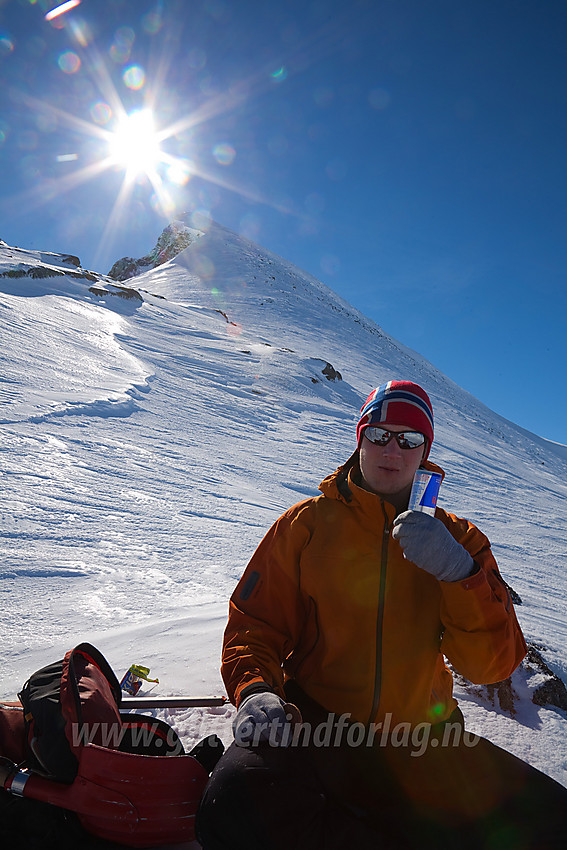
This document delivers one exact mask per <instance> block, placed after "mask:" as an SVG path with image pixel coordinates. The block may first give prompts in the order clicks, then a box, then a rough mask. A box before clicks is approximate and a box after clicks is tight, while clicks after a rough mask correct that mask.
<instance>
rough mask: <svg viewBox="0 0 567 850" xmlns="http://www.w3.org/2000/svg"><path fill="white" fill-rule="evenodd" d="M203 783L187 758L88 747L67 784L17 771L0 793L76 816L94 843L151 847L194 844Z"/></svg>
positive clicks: (198, 767)
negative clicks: (96, 841)
mask: <svg viewBox="0 0 567 850" xmlns="http://www.w3.org/2000/svg"><path fill="white" fill-rule="evenodd" d="M208 778H209V777H208V773H207V771H206V770H205V768H204V767H203V766H202V765H201V764H200V763H199V762H198V761H197V759H195V758H193V756H191V755H179V756H147V755H138V754H133V753H123V752H120V751H118V750H108V749H106V748H105V747H99V746H97V745H96V744H87V746H85V747H84V748H83V749H82V752H81V755H80V759H79V768H78V772H77V776H76V778H75V780H74V781H73V783H72V784H71V785H67V784H65V783H63V782H54V781H53V780H51V779H45V778H44V777H42V776H38V775H36V774H33V773H28V772H27V771H18V772H17V773H15V774H11V776H9V777H8V779H7V780H6V783H5V789H6V791H9V792H10V793H12V794H17V795H19V796H22V797H28V798H31V799H34V800H41V801H42V802H45V803H51V804H52V805H54V806H59V807H61V808H63V809H67V810H69V811H72V812H76V814H77V816H78V818H79V821H80V822H81V825H82V826H83V827H84V828H85V829H86V830H87V831H88V832H90V833H92V834H93V835H97V836H98V837H99V838H104V839H107V840H109V841H115V842H118V843H120V844H124V845H127V846H128V847H152V846H156V845H160V844H178V843H182V842H188V841H193V840H194V839H195V816H196V814H197V808H198V806H199V801H200V799H201V795H202V793H203V790H204V788H205V785H206V784H207V780H208Z"/></svg>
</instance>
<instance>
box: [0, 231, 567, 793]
mask: <svg viewBox="0 0 567 850" xmlns="http://www.w3.org/2000/svg"><path fill="white" fill-rule="evenodd" d="M190 227H191V223H190V220H189V219H185V220H181V221H180V222H179V223H177V222H176V223H175V228H172V229H171V230H170V231H169V236H171V238H172V242H173V243H175V248H176V250H175V255H174V256H173V255H171V256H170V257H169V259H166V260H165V262H161V263H160V264H159V265H155V266H154V267H148V266H144V265H143V264H142V265H140V266H136V270H137V271H140V269H142V268H144V269H145V270H144V271H143V273H141V274H136V276H135V277H133V278H129V280H128V284H127V285H126V284H121V283H118V282H116V281H111V279H110V278H109V277H105V276H102V275H100V276H96V280H90V279H89V278H87V277H86V273H83V270H82V269H81V267H80V264H76V263H75V262H74V260H73V259H72V258H71V255H56V254H52V253H49V252H32V251H24V250H23V249H15V248H10V247H9V246H7V245H5V244H4V245H0V324H1V327H2V336H1V343H0V344H1V357H2V374H1V380H0V423H1V426H2V443H1V446H0V449H1V453H0V482H1V483H2V496H3V499H2V509H3V516H2V527H1V529H0V577H1V578H2V588H3V589H4V590H5V592H6V594H7V597H6V598H7V599H9V605H6V606H4V620H5V624H6V628H5V633H4V635H3V639H2V657H1V658H0V665H1V670H2V691H3V695H5V696H7V695H13V694H14V693H15V692H16V690H17V689H18V688H19V687H20V686H21V685H22V683H23V681H24V680H25V678H27V676H28V675H29V673H30V672H32V671H33V670H34V669H36V668H38V667H39V666H41V664H43V663H48V662H50V661H53V660H55V659H56V658H57V657H60V654H61V653H62V652H63V651H65V650H67V649H68V648H70V646H72V645H73V644H75V643H78V642H80V641H81V640H91V642H92V643H94V644H95V645H97V646H99V648H100V649H101V651H103V652H104V653H105V655H107V657H108V658H109V660H110V661H111V663H112V664H113V666H114V667H115V669H116V670H117V672H118V673H120V672H122V671H123V670H125V669H126V668H127V667H128V666H130V664H132V663H142V664H146V666H150V667H151V668H152V670H153V671H155V675H157V676H158V677H159V679H160V682H161V685H160V688H161V689H162V693H179V692H183V691H185V692H188V693H193V694H203V693H209V694H210V693H219V692H222V685H221V682H220V678H219V673H218V655H219V649H220V640H221V634H222V629H223V625H224V619H225V616H226V607H227V599H228V596H229V594H230V592H231V591H232V588H233V586H234V584H235V583H236V580H237V578H238V577H239V575H240V574H241V572H242V570H243V568H244V566H245V564H246V562H247V560H248V558H249V556H250V555H251V554H252V552H253V550H254V549H255V547H256V545H257V544H258V542H259V541H260V539H261V537H262V535H263V534H264V532H265V531H266V529H267V528H268V526H269V525H270V523H271V522H272V521H273V520H274V519H276V517H277V516H278V515H279V514H280V513H281V512H282V511H283V510H285V509H286V508H287V507H289V505H290V504H292V503H293V502H296V501H298V500H300V499H302V498H304V497H306V496H309V495H313V494H315V493H316V492H317V485H318V483H319V481H320V480H321V479H322V478H323V477H324V476H325V475H326V474H327V473H328V472H329V471H331V470H332V469H334V468H335V467H336V466H338V464H339V463H341V462H342V461H343V460H345V459H346V457H348V455H349V454H350V453H351V451H352V449H353V447H354V442H355V436H354V427H355V423H356V420H357V418H358V411H359V408H360V406H361V404H362V402H363V401H364V399H365V398H366V395H367V394H368V392H369V391H370V389H372V388H373V387H374V386H376V385H377V384H379V383H382V382H383V381H385V380H388V379H396V378H408V377H409V378H411V379H413V380H416V381H418V382H419V383H421V384H422V385H423V386H424V387H425V388H426V389H427V391H428V392H429V393H430V395H431V397H432V401H433V405H434V409H435V417H436V437H435V443H434V445H433V450H432V459H433V460H434V461H436V462H437V463H439V464H440V465H441V466H443V467H444V469H445V470H446V473H447V475H446V479H445V481H444V483H443V487H442V490H441V495H440V504H441V505H442V506H443V507H445V508H447V509H448V510H450V511H453V512H455V513H457V514H459V515H462V516H467V517H469V518H470V519H471V520H472V521H473V522H476V523H477V524H478V525H479V526H480V528H481V529H482V530H483V531H484V532H485V533H486V534H487V535H488V536H489V537H490V539H491V540H492V543H493V548H494V551H495V554H496V557H497V560H498V562H499V564H500V567H501V569H502V572H503V575H504V577H505V579H506V580H507V581H508V582H509V584H510V585H511V586H512V587H513V588H514V590H515V591H516V592H517V593H518V595H519V597H520V598H521V600H522V602H521V604H519V605H518V614H519V617H520V620H521V623H522V625H523V628H524V630H525V632H526V634H527V637H528V639H529V640H530V641H531V642H532V643H533V644H534V645H535V644H537V646H538V647H539V650H538V651H539V652H540V653H541V656H542V659H543V661H544V663H545V664H546V665H547V669H548V671H549V672H548V673H546V672H545V671H544V670H543V668H541V669H538V668H537V667H536V666H535V664H536V660H537V659H535V656H533V657H532V658H531V662H530V663H531V665H532V666H531V667H530V666H529V665H528V666H526V667H525V668H523V669H522V670H521V671H519V673H518V675H517V676H516V679H515V680H514V682H513V683H512V684H513V689H512V692H511V693H509V694H502V693H499V692H496V691H493V692H486V691H485V690H483V689H479V690H478V691H474V690H471V689H470V688H467V687H466V686H465V685H464V684H462V683H461V684H459V685H458V694H457V695H458V698H459V700H460V702H461V706H462V708H463V711H464V713H465V716H466V718H467V722H468V724H469V727H470V728H471V730H472V731H479V732H481V733H482V734H486V735H487V736H488V737H490V738H492V739H493V740H495V741H496V742H497V743H501V744H502V745H504V746H506V747H508V748H509V749H511V750H512V751H513V752H517V753H518V755H520V756H522V757H524V758H528V760H530V761H532V763H535V764H537V766H539V767H541V768H542V769H544V770H547V771H548V772H550V773H551V774H552V775H555V776H557V778H559V779H560V780H561V781H563V782H565V783H566V784H567V771H566V768H565V763H566V755H567V754H566V750H565V744H564V742H565V737H566V736H565V732H566V731H567V715H566V714H565V711H563V710H562V709H560V708H558V707H555V708H549V707H545V708H544V707H542V706H538V705H536V704H535V703H534V702H533V701H532V698H533V696H534V695H535V693H536V692H537V690H538V688H539V686H540V685H541V684H542V682H543V679H545V677H547V678H549V677H550V676H553V675H557V676H559V677H561V678H562V679H564V680H565V679H567V654H566V650H565V647H566V646H567V623H566V622H565V616H564V613H563V612H564V599H565V591H566V586H565V584H566V579H565V573H564V557H565V527H566V525H567V486H566V483H565V482H566V481H567V460H566V458H565V454H564V451H565V447H562V446H557V445H556V444H553V443H549V441H545V440H542V439H540V438H539V437H537V436H535V435H533V434H529V433H528V432H526V431H524V430H522V429H521V428H518V427H517V426H516V425H514V424H513V423H510V422H507V421H506V420H504V419H502V418H501V417H499V416H497V415H496V414H495V413H493V412H492V411H490V410H489V409H488V408H487V407H485V406H484V405H482V404H481V403H480V402H479V401H478V400H477V399H475V398H474V397H472V396H471V395H470V394H468V393H466V392H465V391H463V390H462V389H461V388H460V387H458V386H457V385H456V384H455V383H454V382H452V381H450V380H448V379H447V378H446V377H445V376H444V375H443V374H442V373H441V372H439V371H438V370H437V369H436V368H435V367H434V366H433V365H432V364H431V363H428V362H427V361H426V360H425V359H424V358H422V357H421V356H420V355H419V354H417V353H416V352H414V351H411V350H410V349H408V348H407V347H405V346H404V345H403V344H401V343H399V342H398V341H396V340H395V339H393V338H392V337H390V336H389V335H388V334H387V333H386V332H385V331H384V330H383V329H382V328H380V327H379V326H378V325H376V324H375V323H374V322H372V321H371V320H369V319H367V318H366V317H365V316H363V315H362V314H361V313H360V312H358V311H357V310H355V309H354V308H353V307H352V306H351V305H349V304H348V303H347V302H345V301H344V300H343V299H341V298H339V297H338V296H337V295H336V294H335V293H334V292H332V290H330V289H329V288H328V287H326V286H325V285H324V284H323V283H321V282H320V281H318V280H316V279H315V278H313V277H312V276H310V275H308V274H307V273H305V272H303V271H301V270H300V269H298V268H296V267H295V266H293V265H292V264H290V263H288V262H286V261H285V260H284V259H282V258H280V257H277V256H276V255H274V254H272V253H270V252H269V251H266V250H264V249H262V248H261V247H259V246H258V245H255V244H254V243H252V242H250V241H249V240H246V239H244V238H242V237H240V236H238V235H237V234H235V233H232V232H231V231H229V230H227V229H226V228H224V227H221V226H220V225H218V224H214V223H211V225H210V226H207V227H205V226H204V225H203V227H200V228H199V230H198V234H199V235H197V233H195V232H194V233H193V234H192V235H193V236H195V238H193V239H192V241H191V242H190V244H187V245H186V246H185V247H182V248H181V250H177V248H179V247H180V245H181V242H179V241H176V239H175V238H174V233H175V232H177V233H181V235H182V236H183V234H184V233H185V234H186V231H185V230H184V228H190ZM166 230H167V229H166ZM194 231H197V228H194ZM169 236H168V237H167V238H164V240H163V241H162V243H161V244H162V246H163V247H164V248H165V247H166V246H167V245H168V244H170V243H169V242H168V239H169ZM158 255H159V254H158ZM148 256H150V255H148ZM75 259H76V258H75ZM150 265H151V264H150ZM34 270H37V272H38V273H37V274H32V272H33V271H34ZM10 272H12V274H10ZM14 272H15V273H14ZM75 274H79V275H83V274H84V276H83V277H76V276H74V275H75ZM89 274H90V273H89ZM93 288H94V289H95V291H94V292H93V291H92V289H93ZM116 290H121V291H123V292H124V291H125V290H128V291H130V292H132V293H134V294H133V295H132V296H131V297H130V298H129V299H125V298H120V297H116V295H117V292H116ZM32 600H33V604H32ZM491 699H492V700H493V702H491ZM506 700H508V702H506ZM503 701H504V702H503ZM506 706H508V707H506ZM225 719H226V717H224V716H223V717H222V718H218V717H217V721H219V722H220V721H223V722H224V720H225ZM209 720H210V721H211V722H213V721H215V718H214V717H211V718H209ZM189 721H190V718H187V723H188V725H189ZM191 722H192V723H193V724H194V720H192V721H191ZM215 722H216V721H215ZM209 729H210V727H209ZM213 731H214V729H213Z"/></svg>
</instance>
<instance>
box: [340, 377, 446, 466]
mask: <svg viewBox="0 0 567 850" xmlns="http://www.w3.org/2000/svg"><path fill="white" fill-rule="evenodd" d="M360 414H361V416H360V419H359V420H358V424H357V426H356V439H357V442H358V447H359V448H360V443H361V440H362V437H363V434H364V430H365V428H368V426H369V425H398V426H399V425H406V426H407V427H408V428H411V429H412V430H414V431H419V432H420V433H421V434H424V435H425V437H426V439H427V448H426V450H425V455H424V458H423V459H424V460H425V459H426V458H427V455H428V454H429V450H430V448H431V443H432V442H433V408H432V407H431V401H430V400H429V396H428V395H427V393H426V392H425V390H424V389H423V388H422V387H420V386H419V384H414V383H413V382H412V381H388V383H387V384H382V385H381V386H380V387H377V389H375V390H372V392H371V393H370V395H369V396H368V398H367V399H366V401H365V402H364V404H363V406H362V408H361V410H360Z"/></svg>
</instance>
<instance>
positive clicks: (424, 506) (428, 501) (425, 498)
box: [408, 469, 443, 516]
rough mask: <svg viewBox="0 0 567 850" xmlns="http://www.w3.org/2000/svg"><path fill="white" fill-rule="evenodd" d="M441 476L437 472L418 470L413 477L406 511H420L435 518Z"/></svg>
mask: <svg viewBox="0 0 567 850" xmlns="http://www.w3.org/2000/svg"><path fill="white" fill-rule="evenodd" d="M442 480H443V476H442V475H441V474H440V473H439V472H429V471H428V470H427V469H418V470H417V472H416V473H415V475H414V479H413V485H412V488H411V493H410V497H409V504H408V511H422V513H425V514H430V515H431V516H435V508H436V506H437V496H438V495H439V488H440V487H441V481H442Z"/></svg>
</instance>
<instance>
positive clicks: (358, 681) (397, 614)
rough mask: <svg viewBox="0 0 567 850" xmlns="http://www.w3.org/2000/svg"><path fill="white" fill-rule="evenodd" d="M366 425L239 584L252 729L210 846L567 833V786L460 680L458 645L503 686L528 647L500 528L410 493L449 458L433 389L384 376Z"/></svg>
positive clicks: (330, 845) (233, 636)
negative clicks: (504, 569) (500, 563)
mask: <svg viewBox="0 0 567 850" xmlns="http://www.w3.org/2000/svg"><path fill="white" fill-rule="evenodd" d="M357 440H358V445H357V449H356V451H355V452H354V454H353V455H352V456H351V458H350V459H349V460H348V461H347V462H346V464H344V465H343V466H342V467H340V468H339V469H338V470H337V471H336V472H335V473H333V474H332V475H330V476H329V477H328V478H326V479H325V480H324V481H323V483H322V484H321V487H320V489H321V491H322V495H321V496H318V497H317V498H314V499H307V500H305V501H303V502H300V503H299V504H297V505H295V506H293V507H292V508H290V509H289V510H288V511H287V512H286V513H285V514H284V515H283V516H282V517H280V519H279V520H278V521H277V522H276V523H275V524H274V525H273V526H272V528H271V529H270V530H269V532H268V533H267V534H266V536H265V538H264V540H263V541H262V542H261V544H260V546H259V547H258V549H257V551H256V553H255V554H254V556H253V558H252V560H251V561H250V563H249V565H248V567H247V569H246V571H245V573H244V575H243V576H242V579H241V580H240V582H239V584H238V586H237V588H236V590H235V592H234V594H233V596H232V598H231V601H230V613H229V621H228V625H227V628H226V632H225V639H224V646H223V659H222V661H223V663H222V674H223V678H224V681H225V684H226V687H227V691H228V694H229V697H230V699H231V700H232V701H233V702H234V703H235V705H236V706H237V708H238V711H237V715H236V719H235V723H234V735H235V743H234V744H233V745H232V747H230V748H229V750H228V751H227V753H226V754H225V756H224V757H223V758H222V759H221V761H220V763H219V765H218V767H217V769H216V770H215V772H214V773H213V776H212V777H211V782H210V784H209V786H208V789H207V791H206V793H205V796H204V798H203V801H202V805H201V810H200V813H199V819H198V834H199V837H200V840H201V843H202V846H203V847H204V848H205V850H217V848H224V847H226V848H240V847H242V848H246V850H254V848H258V850H259V848H262V850H266V848H275V849H276V850H277V848H280V847H281V848H284V847H285V848H292V847H293V848H306V850H307V848H309V850H318V848H321V850H335V848H346V847H349V848H356V847H360V848H363V847H364V848H366V847H384V848H389V847H392V848H394V847H395V848H406V847H407V848H413V847H416V848H417V847H419V848H423V847H430V846H431V847H433V845H435V846H438V844H439V842H440V841H442V840H445V841H452V840H453V839H454V830H455V829H459V830H461V831H464V832H463V835H464V837H463V838H460V839H459V841H460V845H459V846H460V847H469V846H470V847H471V848H473V847H474V849H475V850H478V849H479V848H485V847H486V848H489V847H490V848H492V847H496V846H506V847H510V848H512V847H514V848H515V847H518V848H520V847H521V848H534V850H535V848H536V847H537V848H538V850H541V848H552V847H557V848H559V847H560V846H561V847H563V846H564V843H563V842H565V841H567V827H566V823H565V815H564V814H563V813H562V812H563V811H564V809H565V802H567V790H566V789H564V788H563V787H562V786H560V785H558V783H555V782H554V781H553V780H551V779H549V778H548V777H546V776H544V775H543V774H541V773H539V772H538V771H536V770H534V769H533V768H530V767H529V766H528V765H525V764H524V763H523V762H521V761H519V760H518V759H516V758H514V757H513V756H511V755H509V754H508V753H505V752H504V751H502V750H500V749H498V748H497V747H494V746H493V745H491V744H489V742H488V741H484V740H483V739H480V738H478V737H477V736H471V735H468V733H466V732H465V731H464V723H463V718H462V714H461V712H460V710H459V709H458V707H457V703H456V700H455V699H454V697H453V694H452V683H453V680H452V674H451V672H450V670H449V668H448V666H447V664H446V663H445V659H448V661H449V662H450V664H451V665H452V666H453V667H454V668H455V669H456V670H457V671H458V672H459V673H461V674H462V675H464V676H466V677H467V678H468V679H469V680H470V681H472V682H476V683H494V682H498V681H501V680H503V679H506V678H507V677H508V676H510V675H511V673H512V672H513V670H514V669H515V668H516V667H517V665H518V664H519V663H520V661H521V660H522V658H523V657H524V655H525V652H526V645H525V641H524V638H523V636H522V633H521V630H520V627H519V625H518V621H517V619H516V615H515V612H514V608H513V605H512V602H511V599H510V595H509V592H508V588H507V585H506V584H505V583H504V581H503V580H502V578H501V576H500V573H499V570H498V567H497V565H496V562H495V560H494V557H493V555H492V552H491V549H490V543H489V541H488V540H487V538H486V537H485V536H484V535H483V534H482V533H481V532H480V531H479V530H478V529H477V528H476V527H475V526H474V525H473V524H472V523H470V522H468V521H467V520H464V519H459V518H457V517H456V516H454V515H453V514H450V513H447V512H446V511H444V510H441V509H440V508H437V510H436V512H435V516H431V515H429V514H427V513H419V512H416V511H408V510H407V507H408V499H409V495H410V491H411V487H412V482H413V479H414V475H415V473H416V471H417V470H418V468H420V467H421V468H425V469H427V470H430V471H437V472H438V473H441V474H443V473H442V470H440V469H439V467H436V466H435V465H434V464H432V463H431V462H430V461H428V456H429V452H430V449H431V445H432V442H433V411H432V407H431V402H430V400H429V397H428V396H427V393H426V392H425V391H424V390H423V389H422V388H421V387H420V386H418V385H417V384H415V383H412V382H409V381H390V382H388V383H387V384H384V385H382V386H380V387H378V388H377V389H376V390H374V391H373V392H372V393H371V394H370V396H369V397H368V399H367V401H366V403H365V405H364V406H363V408H362V411H361V417H360V419H359V422H358V425H357ZM561 802H562V805H559V804H560V803H561ZM543 810H544V811H545V813H546V814H545V815H544V814H542V811H543ZM534 811H535V812H537V813H538V814H537V817H536V816H535V815H534V814H533V813H532V812H534ZM536 823H537V824H538V827H537V828H536V827H535V826H534V824H536ZM542 824H543V825H544V826H541V825H542ZM503 830H504V832H506V831H507V835H508V836H509V838H507V839H506V840H507V841H508V843H506V844H502V845H497V844H495V843H494V842H495V841H497V840H499V839H498V836H499V835H500V834H503V832H502V831H503ZM556 834H557V835H559V836H560V838H559V839H557V840H558V841H559V843H554V842H555V841H556V838H555V835H556ZM513 835H517V836H518V838H517V843H514V841H515V839H513ZM530 836H532V837H530ZM512 839H513V840H512ZM520 841H521V842H523V843H519V842H520ZM467 842H470V843H467Z"/></svg>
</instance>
